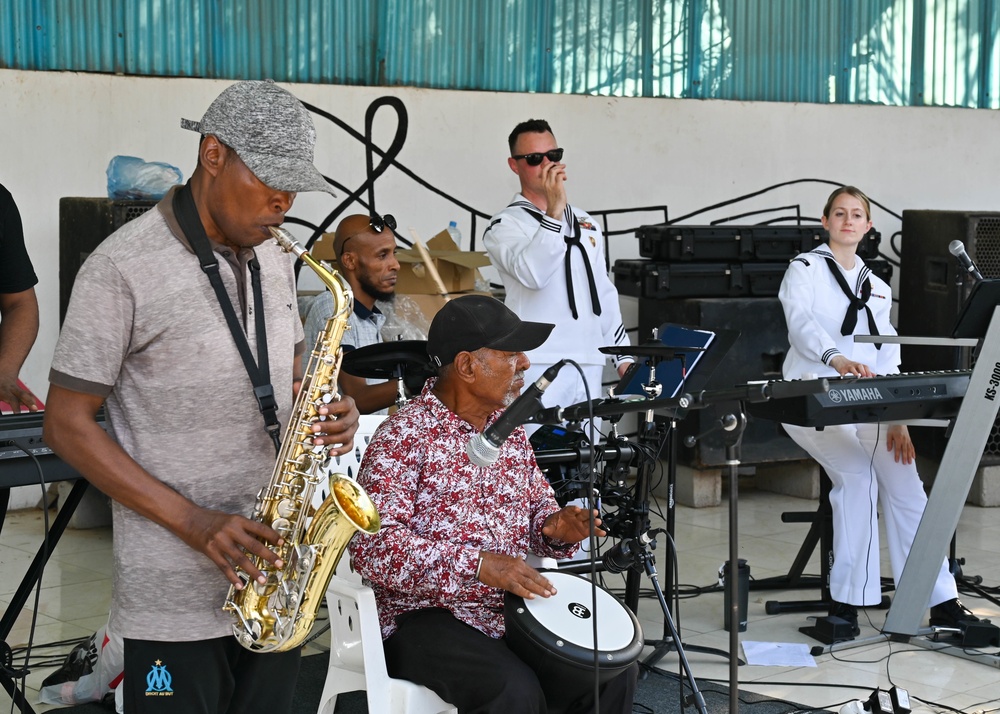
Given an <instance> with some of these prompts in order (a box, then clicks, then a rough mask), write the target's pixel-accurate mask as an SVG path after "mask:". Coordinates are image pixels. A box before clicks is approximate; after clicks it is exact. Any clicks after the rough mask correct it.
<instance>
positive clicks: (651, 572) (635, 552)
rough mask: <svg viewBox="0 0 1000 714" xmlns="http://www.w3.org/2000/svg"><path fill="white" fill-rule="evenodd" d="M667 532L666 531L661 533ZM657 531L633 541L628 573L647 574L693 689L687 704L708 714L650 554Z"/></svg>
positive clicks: (689, 684) (654, 543)
mask: <svg viewBox="0 0 1000 714" xmlns="http://www.w3.org/2000/svg"><path fill="white" fill-rule="evenodd" d="M660 532H665V531H660ZM655 534H656V531H653V532H652V533H647V534H643V535H640V536H639V537H637V538H634V539H633V540H632V543H633V544H634V545H635V546H636V547H634V548H632V549H631V555H632V562H631V563H630V564H629V569H628V573H629V574H631V573H633V572H638V571H639V570H642V571H644V572H645V573H646V577H648V578H649V581H650V582H651V583H652V584H653V590H655V591H656V598H657V600H659V601H660V609H661V610H663V623H664V625H665V626H666V627H667V629H668V630H669V632H670V636H671V641H672V642H673V643H674V644H673V646H674V649H676V650H677V656H678V658H679V659H680V663H681V668H682V669H683V670H684V674H685V676H686V678H687V681H688V686H690V687H691V695H690V697H689V698H688V700H687V702H686V703H688V704H690V703H691V702H692V701H693V702H694V705H695V707H697V709H698V711H699V712H701V714H708V708H707V707H706V705H705V697H704V695H702V693H701V690H700V689H698V682H697V680H696V679H695V677H694V673H693V672H692V671H691V664H690V663H689V662H688V659H687V655H685V654H684V647H683V646H682V645H681V638H680V635H679V634H678V633H677V627H676V626H675V625H674V620H673V618H672V617H671V615H670V606H669V605H667V600H666V598H665V597H664V596H663V590H662V589H661V588H660V581H659V579H658V578H657V575H656V565H655V563H654V560H653V554H652V553H650V548H652V549H654V550H655V549H656V541H655V540H653V539H652V538H651V537H650V536H651V535H652V536H654V537H655Z"/></svg>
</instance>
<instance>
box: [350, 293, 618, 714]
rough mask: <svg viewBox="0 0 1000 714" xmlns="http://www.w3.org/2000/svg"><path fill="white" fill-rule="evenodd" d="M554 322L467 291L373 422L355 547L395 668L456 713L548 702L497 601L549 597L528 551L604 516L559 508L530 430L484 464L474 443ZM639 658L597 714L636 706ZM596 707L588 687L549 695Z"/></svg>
mask: <svg viewBox="0 0 1000 714" xmlns="http://www.w3.org/2000/svg"><path fill="white" fill-rule="evenodd" d="M551 330H552V325H549V324H545V323H536V322H523V321H521V320H520V319H518V317H517V316H516V315H514V313H513V312H511V311H510V310H509V309H507V308H506V307H505V306H504V305H503V303H501V302H499V301H498V300H494V299H493V298H489V297H484V296H466V297H461V298H457V299H455V300H452V301H451V302H449V303H447V304H446V305H445V306H444V308H442V309H441V311H440V312H438V314H437V315H436V316H435V317H434V320H433V322H432V323H431V328H430V332H429V334H428V340H427V351H428V354H429V355H430V356H431V358H432V359H433V360H434V361H435V363H436V364H437V365H438V366H439V375H438V377H437V378H436V379H432V380H428V382H427V384H426V385H425V387H424V390H423V392H422V393H421V395H420V396H419V397H418V398H416V399H413V400H411V401H409V402H408V403H407V404H406V405H405V406H404V407H403V408H402V409H400V411H399V412H398V413H396V414H395V415H393V416H392V417H390V418H389V419H388V420H386V421H385V422H384V423H383V424H382V426H380V427H379V429H378V431H376V432H375V435H374V437H373V438H372V441H371V443H370V444H369V446H368V449H367V451H366V452H365V456H364V461H363V462H362V465H361V471H360V473H359V475H358V481H359V482H360V483H361V485H362V486H363V487H364V488H365V489H366V490H367V491H368V493H369V495H370V496H371V498H372V500H373V501H374V502H375V505H376V506H377V507H378V510H379V513H380V514H381V517H382V530H381V531H380V532H379V533H378V534H376V535H374V536H370V537H368V536H366V537H359V538H356V539H354V540H353V541H352V543H351V554H352V556H353V558H354V565H355V568H356V569H357V570H358V572H360V573H361V575H362V576H363V577H364V579H365V581H366V583H368V584H369V585H371V587H372V588H373V590H374V591H375V599H376V603H377V604H378V610H379V619H380V622H381V626H382V636H383V638H385V643H384V644H385V655H386V666H387V668H388V671H389V675H390V676H392V677H398V678H402V679H408V680H410V681H414V682H417V683H419V684H423V685H425V686H427V687H429V688H430V689H432V690H434V691H435V692H437V693H438V694H439V695H440V696H441V697H442V698H443V699H445V700H446V701H448V702H451V703H452V704H454V705H456V706H457V707H458V709H459V711H460V712H465V711H476V712H503V714H510V713H511V712H518V713H519V714H520V713H522V712H545V711H547V706H548V705H547V703H546V701H545V696H544V694H543V693H542V688H541V684H540V683H539V680H538V677H537V676H536V675H535V673H534V672H533V671H532V670H531V668H530V667H528V665H526V664H525V663H524V662H523V661H521V660H520V659H519V658H518V657H517V656H516V655H515V654H514V653H513V652H512V651H511V650H510V649H509V648H508V647H507V644H506V642H505V640H504V639H503V635H504V620H503V599H504V592H505V591H508V592H511V593H513V594H515V595H519V596H520V597H523V598H526V599H530V598H534V597H550V596H551V595H554V594H555V588H554V587H553V586H552V584H551V583H550V582H549V581H548V580H547V579H546V578H545V577H544V576H543V575H542V574H541V573H539V572H538V571H536V570H535V569H533V568H532V567H530V566H529V565H527V564H526V563H525V561H524V555H525V553H527V552H533V553H536V554H538V555H541V556H552V557H556V558H565V557H569V556H571V555H572V554H573V553H575V552H576V549H577V548H578V543H579V541H581V540H582V539H584V538H586V537H587V536H588V535H589V533H590V529H591V523H592V522H593V524H594V527H595V531H596V533H597V534H598V535H603V534H604V533H603V531H601V530H600V529H597V528H596V526H597V525H599V524H600V520H599V519H597V518H596V516H597V514H596V512H595V513H591V512H590V511H588V510H586V509H581V508H579V507H576V506H567V507H565V508H560V507H559V504H558V503H556V500H555V497H554V495H553V492H552V489H551V487H550V486H549V484H548V482H547V481H546V480H545V477H544V476H543V475H542V473H541V471H540V470H539V469H538V465H537V463H536V462H535V458H534V454H533V452H532V450H531V446H530V444H529V442H528V439H527V436H526V435H525V433H524V430H523V429H521V428H518V429H516V430H515V431H514V433H513V434H512V435H511V436H510V438H508V439H507V440H506V441H505V442H504V443H503V445H502V446H501V447H500V453H499V457H498V458H497V459H496V461H495V462H494V463H492V464H491V465H490V466H486V467H480V466H476V465H474V464H473V463H472V462H471V461H470V460H469V457H468V456H467V454H466V448H467V446H468V442H469V440H470V439H472V438H473V437H474V436H475V435H476V434H479V433H481V432H482V431H483V430H485V429H486V428H488V427H489V425H491V424H492V423H493V422H494V421H496V419H497V418H498V417H499V416H500V414H501V413H502V410H503V408H504V407H506V406H508V405H509V404H510V403H511V402H512V401H513V400H514V399H515V398H516V397H517V395H518V393H519V392H520V390H521V388H522V387H523V386H524V377H523V374H524V370H525V369H527V367H528V366H529V364H530V363H529V362H528V359H527V357H525V355H524V352H525V351H527V350H531V349H535V348H536V347H538V346H539V345H541V344H542V343H543V342H544V341H545V339H546V338H547V337H548V335H549V332H551ZM637 673H638V668H637V667H635V666H633V667H632V668H631V669H630V670H628V671H626V672H625V673H623V674H621V675H619V676H618V677H616V678H614V679H612V680H611V681H610V682H608V683H606V684H604V685H603V686H602V689H601V695H600V705H601V711H602V712H623V713H624V712H631V711H632V698H633V695H634V692H635V680H636V675H637ZM555 704H558V706H560V708H561V707H564V706H568V707H569V708H568V709H566V711H580V712H585V711H591V710H593V701H592V694H590V693H585V694H583V695H581V696H580V698H579V699H578V700H577V701H575V702H560V703H555Z"/></svg>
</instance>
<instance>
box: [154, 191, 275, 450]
mask: <svg viewBox="0 0 1000 714" xmlns="http://www.w3.org/2000/svg"><path fill="white" fill-rule="evenodd" d="M173 208H174V215H175V216H177V222H178V223H179V224H180V226H181V230H183V231H184V235H186V236H187V238H188V240H189V241H190V243H191V247H192V248H194V252H195V254H196V255H197V256H198V261H199V262H200V263H201V269H202V270H203V271H204V273H205V275H207V276H208V280H209V282H211V283H212V288H214V289H215V295H216V297H217V298H218V300H219V306H220V307H221V308H222V314H223V315H224V316H225V318H226V324H227V325H229V331H230V332H231V333H232V335H233V341H234V342H235V343H236V349H238V350H239V353H240V357H242V358H243V366H244V367H246V370H247V375H248V376H249V377H250V381H251V383H253V393H254V397H255V398H256V399H257V408H258V409H259V410H260V413H261V416H262V417H264V430H265V431H266V432H267V433H268V436H270V437H271V441H273V442H274V448H275V453H277V452H278V451H280V449H281V438H280V436H279V432H280V430H281V424H280V423H279V422H278V403H277V401H275V399H274V387H272V386H271V368H270V366H269V364H268V361H267V332H266V330H265V326H264V293H263V290H262V289H261V285H260V263H259V262H258V261H257V257H256V256H254V257H253V258H251V259H250V261H249V264H248V266H249V268H250V282H251V284H252V285H253V301H254V311H253V313H254V325H255V327H256V332H257V360H256V361H254V358H253V354H252V353H251V352H250V344H249V343H248V342H247V336H246V333H245V332H244V331H243V327H242V326H241V325H240V320H239V318H238V317H237V316H236V310H235V309H234V308H233V303H232V301H231V300H230V299H229V293H227V292H226V287H225V285H224V284H223V282H222V276H221V275H220V274H219V259H218V258H217V257H216V256H215V251H214V250H212V246H211V245H210V244H209V241H208V235H207V234H206V233H205V226H204V225H202V222H201V218H200V217H199V215H198V207H197V206H196V205H195V203H194V196H193V195H192V194H191V185H190V184H185V185H184V186H181V188H179V189H178V190H177V193H175V194H174V202H173Z"/></svg>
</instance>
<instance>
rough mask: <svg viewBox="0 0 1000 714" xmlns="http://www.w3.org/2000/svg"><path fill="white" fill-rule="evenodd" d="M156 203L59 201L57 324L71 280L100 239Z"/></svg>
mask: <svg viewBox="0 0 1000 714" xmlns="http://www.w3.org/2000/svg"><path fill="white" fill-rule="evenodd" d="M156 203H157V202H156V201H117V200H113V199H110V198H76V197H67V198H60V199H59V324H60V325H61V324H62V321H63V319H64V318H65V317H66V308H67V307H69V296H70V292H71V291H72V290H73V281H74V280H75V279H76V274H77V272H78V271H79V270H80V266H81V265H83V261H84V260H86V259H87V256H88V255H90V254H91V252H93V250H94V248H96V247H97V246H98V244H100V242H101V241H102V240H104V239H105V238H107V237H108V236H109V235H111V234H112V233H114V232H115V231H116V230H118V229H119V228H121V227H122V226H124V225H125V224H126V223H128V222H129V221H131V220H132V219H133V218H138V217H139V216H141V215H142V214H143V213H145V212H146V211H148V210H149V209H150V208H152V207H153V206H155V205H156Z"/></svg>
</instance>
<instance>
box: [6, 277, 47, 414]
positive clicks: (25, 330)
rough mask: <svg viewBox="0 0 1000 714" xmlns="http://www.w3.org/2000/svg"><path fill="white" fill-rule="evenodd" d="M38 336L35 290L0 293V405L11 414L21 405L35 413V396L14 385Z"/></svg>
mask: <svg viewBox="0 0 1000 714" xmlns="http://www.w3.org/2000/svg"><path fill="white" fill-rule="evenodd" d="M37 336H38V299H37V298H36V297H35V289H34V288H28V289H27V290H23V291H21V292H19V293H0V402H7V403H8V404H10V405H11V406H12V407H13V408H14V410H15V412H19V411H21V407H22V405H23V406H25V407H27V408H28V411H32V412H33V411H38V408H37V407H36V406H35V395H34V394H32V393H31V392H30V391H28V390H26V389H22V388H21V387H19V386H18V384H17V375H18V373H20V371H21V367H22V365H24V360H26V359H27V358H28V353H29V352H31V346H32V345H33V344H34V343H35V337H37Z"/></svg>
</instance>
